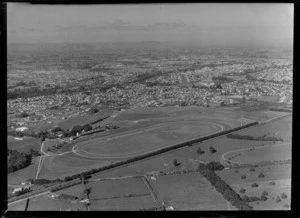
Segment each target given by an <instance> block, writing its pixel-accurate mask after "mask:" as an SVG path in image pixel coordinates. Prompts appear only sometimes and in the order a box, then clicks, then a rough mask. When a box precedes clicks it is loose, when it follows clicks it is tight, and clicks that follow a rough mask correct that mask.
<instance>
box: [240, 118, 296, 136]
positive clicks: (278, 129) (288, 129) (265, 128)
mask: <svg viewBox="0 0 300 218" xmlns="http://www.w3.org/2000/svg"><path fill="white" fill-rule="evenodd" d="M238 134H240V135H251V136H254V137H259V136H263V135H265V134H266V135H268V136H275V137H277V138H282V139H283V140H284V141H291V139H292V138H291V137H292V116H287V117H284V118H282V119H279V120H274V121H272V122H270V123H267V124H264V125H261V126H258V127H255V128H251V129H244V130H241V131H239V132H238Z"/></svg>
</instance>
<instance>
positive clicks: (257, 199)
mask: <svg viewBox="0 0 300 218" xmlns="http://www.w3.org/2000/svg"><path fill="white" fill-rule="evenodd" d="M249 200H250V202H255V201H260V198H259V197H257V196H251V197H250V198H249Z"/></svg>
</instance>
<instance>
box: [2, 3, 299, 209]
mask: <svg viewBox="0 0 300 218" xmlns="http://www.w3.org/2000/svg"><path fill="white" fill-rule="evenodd" d="M217 5H218V4H217ZM219 5H220V6H213V5H210V4H196V5H195V4H186V5H183V6H182V5H181V8H182V7H186V10H187V11H188V12H186V13H184V12H182V13H181V12H179V11H180V10H178V8H177V5H176V4H170V5H168V4H165V5H163V4H157V5H156V4H153V5H151V6H146V5H143V4H142V5H126V6H125V5H108V6H107V5H99V6H93V7H94V8H92V6H91V7H90V8H89V9H88V8H87V7H88V6H86V8H85V9H84V8H82V9H83V10H81V8H80V7H79V6H74V7H75V8H74V7H73V6H64V7H61V8H59V9H57V8H56V9H55V7H56V6H33V5H27V6H20V5H18V4H9V5H8V45H7V59H8V61H7V69H8V72H7V173H8V175H7V180H8V181H7V183H8V186H7V196H8V197H7V202H8V209H7V210H8V211H153V210H155V211H169V210H185V211H186V210H190V211H228V210H229V211H238V210H291V162H292V161H291V157H292V120H293V117H292V108H293V47H292V43H290V42H291V41H292V38H291V37H292V29H289V28H288V27H287V26H288V25H290V26H293V22H292V21H293V20H292V17H293V13H292V12H293V7H292V6H291V5H290V4H289V5H285V4H282V5H280V6H279V5H277V4H274V5H272V4H270V5H268V6H262V5H260V4H252V6H247V4H237V5H235V4H226V5H223V4H219ZM256 5H257V8H256ZM22 7H26V8H27V9H28V10H29V11H30V10H31V13H32V14H31V13H27V14H26V15H25V13H23V12H21V9H22ZM39 7H40V8H39ZM76 7H77V8H76ZM236 7H240V9H241V10H240V12H238V11H239V10H236ZM103 8H105V10H106V11H108V12H107V13H108V14H109V13H111V14H110V15H107V14H106V12H104V9H103ZM143 8H147V10H149V12H146V10H145V9H143ZM262 8H263V9H262ZM121 9H122V10H125V11H127V12H128V13H127V14H129V15H128V16H127V15H126V16H125V15H124V14H125V13H124V14H122V15H120V14H119V13H118V12H119V10H121ZM248 9H249V10H248ZM78 10H80V11H81V12H82V14H84V13H86V15H87V14H88V13H90V16H91V18H88V19H90V21H89V20H88V19H87V18H85V17H80V16H81V15H80V16H79V18H78V20H76V19H75V16H77V15H76V13H75V12H76V11H78ZM101 10H103V13H102V14H101V13H98V11H101ZM143 10H145V11H143ZM201 10H203V14H204V15H203V14H202V15H201V16H204V17H205V16H207V19H208V20H209V19H211V18H212V17H218V16H215V15H213V14H216V13H217V14H218V13H219V14H222V13H223V14H225V13H226V14H227V13H229V12H230V11H231V10H234V11H235V12H234V13H233V14H235V15H232V16H233V17H232V18H230V16H231V15H228V16H225V18H224V19H223V18H220V19H216V20H214V19H211V20H210V21H207V20H205V21H203V20H202V21H199V20H198V19H200V18H202V17H201V16H200V15H198V14H199V11H201ZM276 10H277V11H279V12H280V14H279V15H280V16H283V17H284V16H285V15H286V16H287V19H285V21H280V22H282V23H280V22H278V20H276V19H277V18H276V19H275V18H273V17H272V16H273V13H275V11H276ZM54 11H55V12H54ZM204 11H209V12H211V15H205V12H204ZM253 11H256V12H253ZM12 12H14V13H12ZM17 12H18V13H17ZM52 12H53V14H52ZM173 12H174V14H172V13H173ZM35 13H36V16H37V15H38V14H39V13H43V14H45V17H43V18H41V20H40V21H36V19H35V15H34V14H35ZM54 13H57V14H56V16H58V18H54V15H55V14H54ZM151 13H154V15H153V14H151ZM156 13H157V16H158V17H159V18H157V17H156V16H155V14H156ZM193 13H194V14H193ZM68 14H69V15H70V16H69V18H66V19H63V18H62V17H64V16H66V17H67V15H68ZM117 14H118V15H117ZM142 14H144V15H145V17H143V19H141V20H139V18H142ZM158 14H159V15H158ZM162 14H163V15H162ZM171 14H172V16H173V17H175V18H176V19H175V18H174V20H172V19H173V17H172V16H171ZM242 14H246V15H245V17H247V16H248V18H245V17H243V19H241V20H238V19H236V17H237V16H242ZM257 14H260V15H261V17H260V18H255V17H257V16H256V15H257ZM263 14H264V15H263ZM196 15H197V16H196ZM279 15H278V14H276V16H279ZM31 16H32V17H31ZM52 16H53V17H52ZM82 16H83V15H82ZM97 16H99V17H97ZM130 16H131V18H130ZM164 16H165V18H164ZM193 16H195V17H193ZM198 16H200V17H198ZM210 16H212V17H210ZM274 16H275V15H274ZM167 17H168V18H167ZM220 17H221V16H220ZM26 19H27V20H26ZM68 19H69V20H68ZM72 19H73V20H72ZM105 19H106V20H105ZM126 19H127V20H126ZM159 19H161V22H158V20H159ZM168 19H169V20H168ZM193 19H194V21H193V22H194V23H193V22H192V20H193ZM247 19H249V20H247ZM278 19H279V20H284V19H280V18H278ZM33 20H35V21H33ZM222 20H223V21H222ZM77 22H78V23H77ZM147 22H148V23H147ZM151 22H152V23H151ZM188 22H190V24H187V23H188ZM201 22H202V23H201ZM222 22H223V23H222ZM234 22H236V23H234ZM272 22H274V23H276V25H277V24H278V23H279V24H278V25H279V27H278V28H277V27H276V28H275V30H274V29H272V28H271V27H270V28H269V29H268V28H265V27H266V26H268V25H270V26H272V25H273V23H272ZM283 22H286V23H283ZM216 23H218V25H216V26H214V24H216ZM262 23H263V24H262ZM85 24H87V25H85ZM96 24H97V25H98V24H99V25H98V26H96ZM244 24H245V26H246V27H243V26H241V25H244ZM26 25H28V26H26ZM30 25H32V26H30ZM39 25H40V26H39ZM64 25H65V26H64ZM93 25H94V26H93ZM197 25H199V26H200V27H199V26H197ZM201 25H202V26H201ZM205 25H206V26H205ZM222 25H223V27H221V26H222ZM228 25H231V27H229V26H228ZM255 25H257V26H255ZM264 25H265V26H264ZM274 25H275V24H274ZM280 25H282V30H281V29H280V28H281V26H280ZM208 26H209V27H208ZM249 26H251V27H249ZM248 27H249V28H250V29H249V30H248V29H247V28H248ZM197 28H198V29H197ZM199 28H200V29H199ZM201 28H202V29H201ZM222 28H224V29H230V31H226V30H224V29H222ZM239 28H241V29H239ZM255 28H257V29H255ZM195 29H196V30H195ZM220 29H222V31H220V32H219V30H220ZM176 31H178V34H177V32H176ZM189 31H191V33H190V32H189ZM247 31H248V32H247ZM276 31H278V33H277V32H276ZM44 32H45V33H44ZM279 32H280V33H279ZM282 32H283V33H282ZM249 33H251V34H252V33H253V34H252V35H251V34H249ZM275 33H276V34H275ZM43 34H44V35H43ZM98 34H99V35H98ZM196 34H198V35H196ZM222 34H223V35H222ZM231 34H232V35H234V36H231ZM249 35H251V36H249ZM101 37H102V38H101ZM185 37H188V38H187V39H182V38H185ZM201 37H202V38H201ZM247 37H248V38H247ZM268 37H269V38H268ZM276 37H278V38H276ZM280 37H282V38H280ZM198 38H199V39H198ZM200 39H201V40H200ZM197 40H200V41H197Z"/></svg>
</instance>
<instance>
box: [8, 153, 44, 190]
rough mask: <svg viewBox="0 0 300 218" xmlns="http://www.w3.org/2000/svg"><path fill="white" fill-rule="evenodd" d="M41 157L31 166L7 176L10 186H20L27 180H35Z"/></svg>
mask: <svg viewBox="0 0 300 218" xmlns="http://www.w3.org/2000/svg"><path fill="white" fill-rule="evenodd" d="M38 161H39V157H36V158H34V159H33V160H32V163H31V165H29V166H28V167H25V168H23V169H21V170H17V171H15V172H13V173H9V174H8V175H7V183H8V184H19V183H21V182H24V181H25V180H27V179H34V178H35V176H36V172H37V168H38Z"/></svg>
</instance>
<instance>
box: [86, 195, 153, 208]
mask: <svg viewBox="0 0 300 218" xmlns="http://www.w3.org/2000/svg"><path fill="white" fill-rule="evenodd" d="M153 207H157V204H156V203H155V202H154V200H153V198H152V196H151V195H150V194H148V195H141V196H134V197H125V198H112V199H106V200H91V205H90V209H91V211H101V210H104V211H137V210H142V209H149V208H153Z"/></svg>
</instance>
